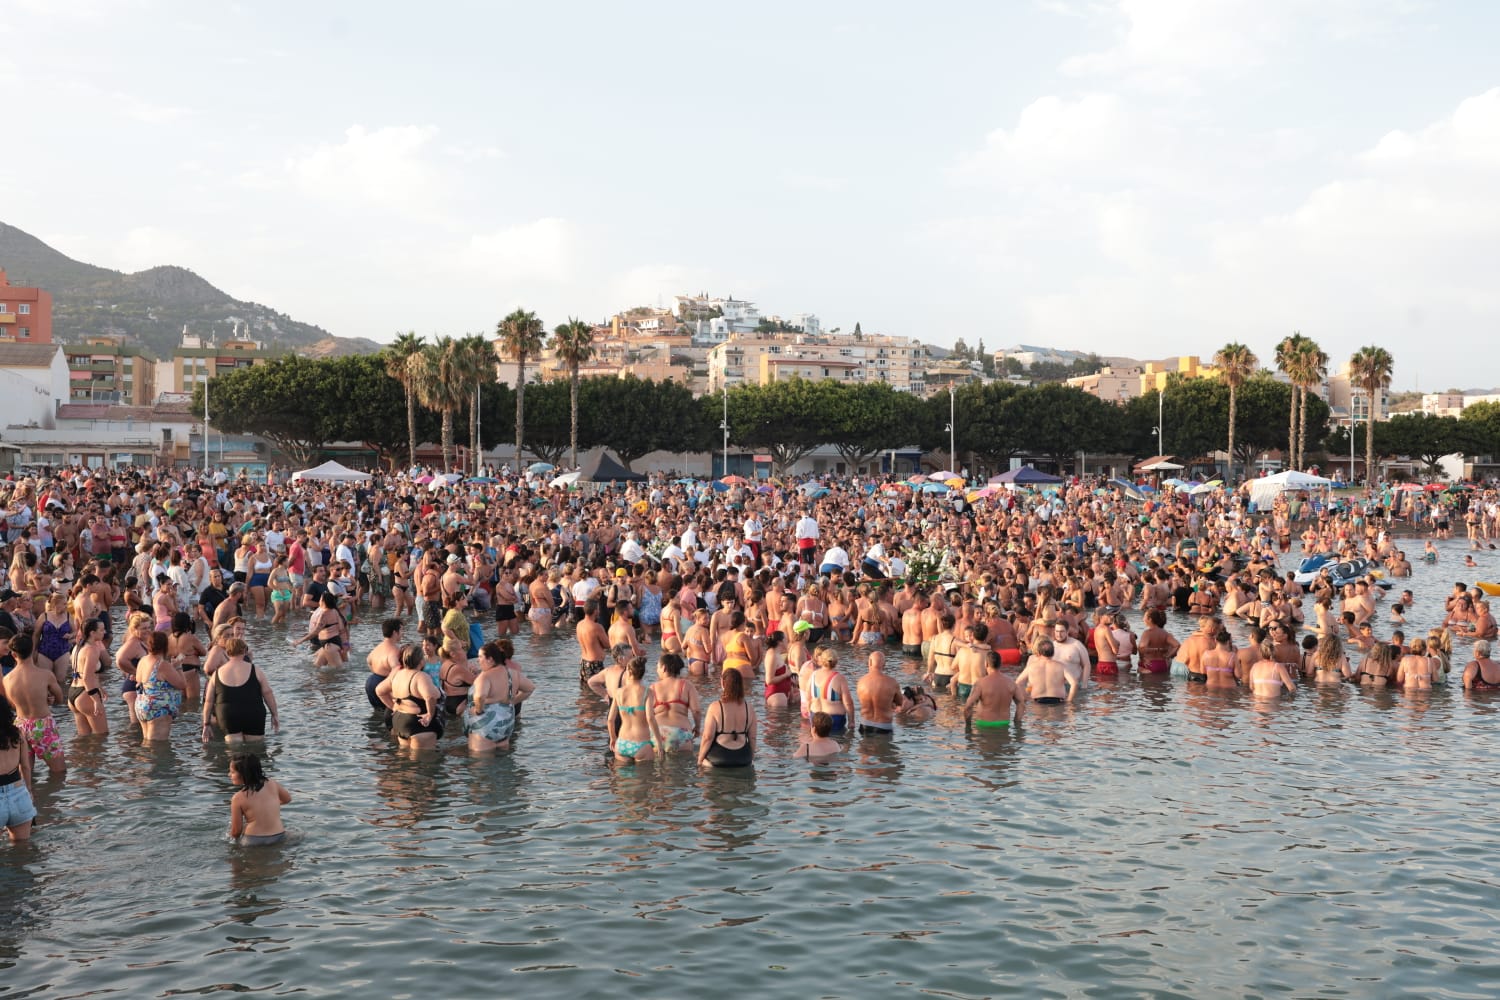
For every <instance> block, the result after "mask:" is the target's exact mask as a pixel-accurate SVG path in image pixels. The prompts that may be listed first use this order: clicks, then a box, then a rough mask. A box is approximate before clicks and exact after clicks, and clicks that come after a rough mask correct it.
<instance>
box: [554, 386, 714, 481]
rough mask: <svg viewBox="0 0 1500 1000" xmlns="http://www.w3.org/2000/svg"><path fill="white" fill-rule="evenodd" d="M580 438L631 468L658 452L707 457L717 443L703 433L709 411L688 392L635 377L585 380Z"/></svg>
mask: <svg viewBox="0 0 1500 1000" xmlns="http://www.w3.org/2000/svg"><path fill="white" fill-rule="evenodd" d="M579 399H580V401H581V404H582V409H583V410H584V412H585V413H586V414H587V416H586V417H585V418H584V420H583V427H582V430H581V431H580V437H581V438H582V439H583V440H584V441H585V443H586V444H587V445H588V447H596V446H600V445H602V446H604V447H607V448H609V449H610V450H611V451H613V452H614V453H615V454H616V455H618V456H619V458H620V461H621V462H623V463H625V465H626V466H629V465H630V464H631V463H633V462H635V461H636V460H637V459H639V458H641V456H643V455H646V454H648V453H650V452H653V451H658V450H662V451H674V452H686V451H703V450H705V449H706V448H708V447H710V446H711V444H712V442H711V440H710V439H709V437H708V435H706V434H705V432H704V429H703V409H702V407H701V406H700V405H699V403H698V400H696V399H695V398H694V397H693V392H692V390H691V389H689V388H688V387H687V386H685V385H682V384H681V383H679V382H673V381H670V380H667V381H662V382H655V381H652V380H650V379H639V378H636V377H635V376H634V375H620V376H616V375H605V376H601V377H598V378H588V379H584V380H583V382H582V385H581V387H580V391H579Z"/></svg>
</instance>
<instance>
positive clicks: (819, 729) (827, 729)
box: [812, 712, 833, 739]
mask: <svg viewBox="0 0 1500 1000" xmlns="http://www.w3.org/2000/svg"><path fill="white" fill-rule="evenodd" d="M812 731H813V735H814V736H816V737H818V738H819V739H827V738H828V736H829V734H831V733H832V732H833V716H831V715H829V714H828V713H827V712H814V713H813V714H812Z"/></svg>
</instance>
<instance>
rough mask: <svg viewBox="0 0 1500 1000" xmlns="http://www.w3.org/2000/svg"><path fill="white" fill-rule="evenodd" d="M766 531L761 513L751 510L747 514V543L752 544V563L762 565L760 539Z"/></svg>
mask: <svg viewBox="0 0 1500 1000" xmlns="http://www.w3.org/2000/svg"><path fill="white" fill-rule="evenodd" d="M764 531H765V525H764V524H762V523H761V520H760V515H758V514H756V513H755V511H753V510H752V511H750V512H749V513H748V514H746V515H745V544H746V545H748V546H750V554H751V558H752V559H753V560H754V561H753V563H752V565H755V566H759V565H760V540H761V538H762V536H763V533H764Z"/></svg>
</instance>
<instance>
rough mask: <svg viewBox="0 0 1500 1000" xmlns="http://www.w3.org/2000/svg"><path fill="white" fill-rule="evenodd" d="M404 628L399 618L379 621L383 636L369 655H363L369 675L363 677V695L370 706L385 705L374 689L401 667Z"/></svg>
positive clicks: (378, 706) (381, 706) (380, 706)
mask: <svg viewBox="0 0 1500 1000" xmlns="http://www.w3.org/2000/svg"><path fill="white" fill-rule="evenodd" d="M405 628H406V625H405V624H404V623H403V622H402V621H401V619H399V618H387V619H386V620H385V621H383V622H381V623H380V634H381V635H383V636H384V637H385V638H383V639H381V640H380V642H378V643H376V644H375V648H374V649H372V650H370V655H369V656H366V657H365V664H366V665H367V666H368V667H369V668H370V676H369V677H366V678H365V697H367V698H369V699H370V707H372V708H384V707H385V703H384V702H382V701H381V700H380V698H379V697H378V696H377V695H376V694H375V689H376V688H377V687H379V686H380V682H381V681H383V680H385V678H387V677H389V676H390V675H391V671H393V670H398V669H400V667H401V633H402V631H403V630H404V629H405Z"/></svg>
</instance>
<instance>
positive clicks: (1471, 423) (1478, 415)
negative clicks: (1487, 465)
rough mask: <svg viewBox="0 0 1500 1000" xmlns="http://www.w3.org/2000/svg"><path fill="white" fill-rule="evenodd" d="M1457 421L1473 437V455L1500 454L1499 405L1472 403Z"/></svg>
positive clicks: (1465, 408)
mask: <svg viewBox="0 0 1500 1000" xmlns="http://www.w3.org/2000/svg"><path fill="white" fill-rule="evenodd" d="M1458 419H1459V422H1461V423H1463V424H1464V425H1465V426H1466V427H1467V428H1468V430H1469V433H1470V434H1472V435H1473V440H1474V454H1476V455H1495V454H1500V403H1472V404H1470V405H1468V406H1465V407H1464V409H1463V412H1462V413H1460V414H1459V415H1458Z"/></svg>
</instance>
